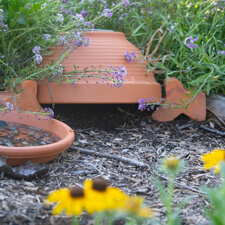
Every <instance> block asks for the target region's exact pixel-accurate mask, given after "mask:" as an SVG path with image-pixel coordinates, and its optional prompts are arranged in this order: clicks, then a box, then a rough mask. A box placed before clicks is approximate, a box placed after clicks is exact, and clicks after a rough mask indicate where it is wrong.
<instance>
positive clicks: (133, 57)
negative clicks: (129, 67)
mask: <svg viewBox="0 0 225 225" xmlns="http://www.w3.org/2000/svg"><path fill="white" fill-rule="evenodd" d="M124 56H125V59H126V60H127V62H129V63H133V62H135V61H136V59H137V55H136V53H135V52H134V51H132V52H131V54H129V52H128V51H126V52H125V54H124Z"/></svg>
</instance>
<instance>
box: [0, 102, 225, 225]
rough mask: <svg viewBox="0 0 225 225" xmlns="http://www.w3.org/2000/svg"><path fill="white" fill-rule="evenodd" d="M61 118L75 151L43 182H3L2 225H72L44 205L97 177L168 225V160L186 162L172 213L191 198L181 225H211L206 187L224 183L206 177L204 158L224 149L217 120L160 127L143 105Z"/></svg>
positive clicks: (71, 110) (61, 111) (58, 111)
mask: <svg viewBox="0 0 225 225" xmlns="http://www.w3.org/2000/svg"><path fill="white" fill-rule="evenodd" d="M55 115H56V116H55V118H56V119H58V120H61V121H62V122H65V123H66V124H68V125H69V126H70V127H71V128H72V129H73V130H74V132H75V141H74V143H73V145H72V146H71V148H70V149H68V150H67V151H65V152H63V153H62V154H61V155H60V156H59V157H58V158H56V159H55V160H53V161H51V162H49V163H47V165H48V166H49V172H48V174H47V175H45V176H44V177H40V178H37V179H34V180H31V181H26V180H16V179H13V178H9V177H6V176H5V175H4V173H1V174H0V224H11V225H17V224H18V225H20V224H29V225H38V224H49V225H51V224H64V225H67V224H72V220H71V218H68V217H66V216H63V215H62V216H52V214H51V207H50V206H44V205H43V201H44V200H45V198H46V197H47V195H48V193H49V192H50V191H52V190H55V189H58V188H62V187H66V186H73V185H75V184H79V185H82V184H83V182H84V180H85V179H88V178H90V179H91V178H93V177H95V176H98V175H102V176H104V178H106V179H107V180H108V181H109V183H110V185H111V186H115V187H118V188H120V189H122V190H123V191H124V192H125V193H127V194H130V195H140V196H143V197H144V198H145V204H146V205H147V206H150V207H151V208H153V210H154V211H155V215H156V216H157V217H158V218H159V219H160V220H161V222H162V223H163V224H165V223H166V217H165V215H166V212H165V208H164V206H163V205H162V202H161V201H160V199H159V194H158V191H157V188H156V186H155V184H154V181H153V176H159V178H160V180H161V181H162V182H163V183H164V184H165V185H166V184H167V181H168V180H167V176H166V175H165V174H163V173H160V167H161V163H162V160H163V159H164V157H166V156H170V155H177V156H179V157H180V158H181V159H182V160H183V161H184V165H183V169H182V172H181V173H180V174H179V175H178V176H177V178H176V184H175V191H174V207H176V206H177V205H178V204H179V203H180V202H181V201H182V200H183V199H184V198H186V197H187V196H189V195H192V197H193V198H192V199H191V200H190V201H189V202H188V203H187V204H186V205H185V207H184V208H183V210H182V212H181V220H182V224H198V225H203V224H208V223H209V221H208V219H207V218H206V216H205V215H204V212H203V210H204V208H205V207H207V206H209V201H208V200H207V199H206V198H205V197H204V194H203V190H202V187H203V186H208V187H214V186H217V185H220V183H221V178H220V177H219V176H218V175H215V174H213V173H212V172H210V171H204V170H203V164H202V162H201V160H200V158H201V155H202V154H204V153H208V152H210V151H211V150H212V149H214V148H223V149H225V138H224V136H225V135H224V132H225V126H224V124H223V123H222V122H221V121H220V120H219V119H218V118H217V117H215V115H213V114H212V113H210V112H208V113H207V120H206V121H204V122H197V121H192V120H190V119H189V118H188V117H186V116H183V115H181V116H179V117H178V118H177V119H175V120H174V121H172V122H162V123H160V122H157V121H154V120H153V119H152V118H151V115H150V113H149V112H139V111H138V110H137V105H56V108H55ZM204 127H207V128H210V129H211V130H209V129H208V130H207V129H205V128H204ZM86 224H87V223H86Z"/></svg>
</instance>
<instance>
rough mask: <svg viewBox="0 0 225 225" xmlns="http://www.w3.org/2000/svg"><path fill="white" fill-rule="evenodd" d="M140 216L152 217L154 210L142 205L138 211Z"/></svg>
mask: <svg viewBox="0 0 225 225" xmlns="http://www.w3.org/2000/svg"><path fill="white" fill-rule="evenodd" d="M137 214H138V216H140V217H145V218H148V217H152V216H153V210H152V209H150V208H146V207H141V208H140V209H139V210H138V212H137Z"/></svg>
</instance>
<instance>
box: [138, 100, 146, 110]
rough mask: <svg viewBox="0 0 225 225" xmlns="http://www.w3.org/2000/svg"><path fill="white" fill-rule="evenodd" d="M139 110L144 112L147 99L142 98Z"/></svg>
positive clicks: (139, 102)
mask: <svg viewBox="0 0 225 225" xmlns="http://www.w3.org/2000/svg"><path fill="white" fill-rule="evenodd" d="M138 104H139V105H138V109H139V110H141V111H144V110H145V109H146V99H145V98H141V99H139V101H138Z"/></svg>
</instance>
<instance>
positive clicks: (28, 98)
mask: <svg viewBox="0 0 225 225" xmlns="http://www.w3.org/2000/svg"><path fill="white" fill-rule="evenodd" d="M15 89H16V90H17V92H18V93H16V91H14V97H15V99H16V106H17V108H18V109H19V110H21V111H30V110H31V111H33V112H40V111H41V110H42V109H43V108H42V107H41V106H40V104H39V102H38V100H37V83H36V81H33V80H25V81H23V82H21V85H19V84H18V85H17V86H16V88H15ZM20 90H23V91H22V92H19V91H20ZM6 102H9V103H10V104H12V105H13V106H14V110H15V111H16V110H17V109H16V106H15V102H14V100H13V97H12V92H11V90H10V89H6V90H5V91H0V105H1V104H4V103H6Z"/></svg>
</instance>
